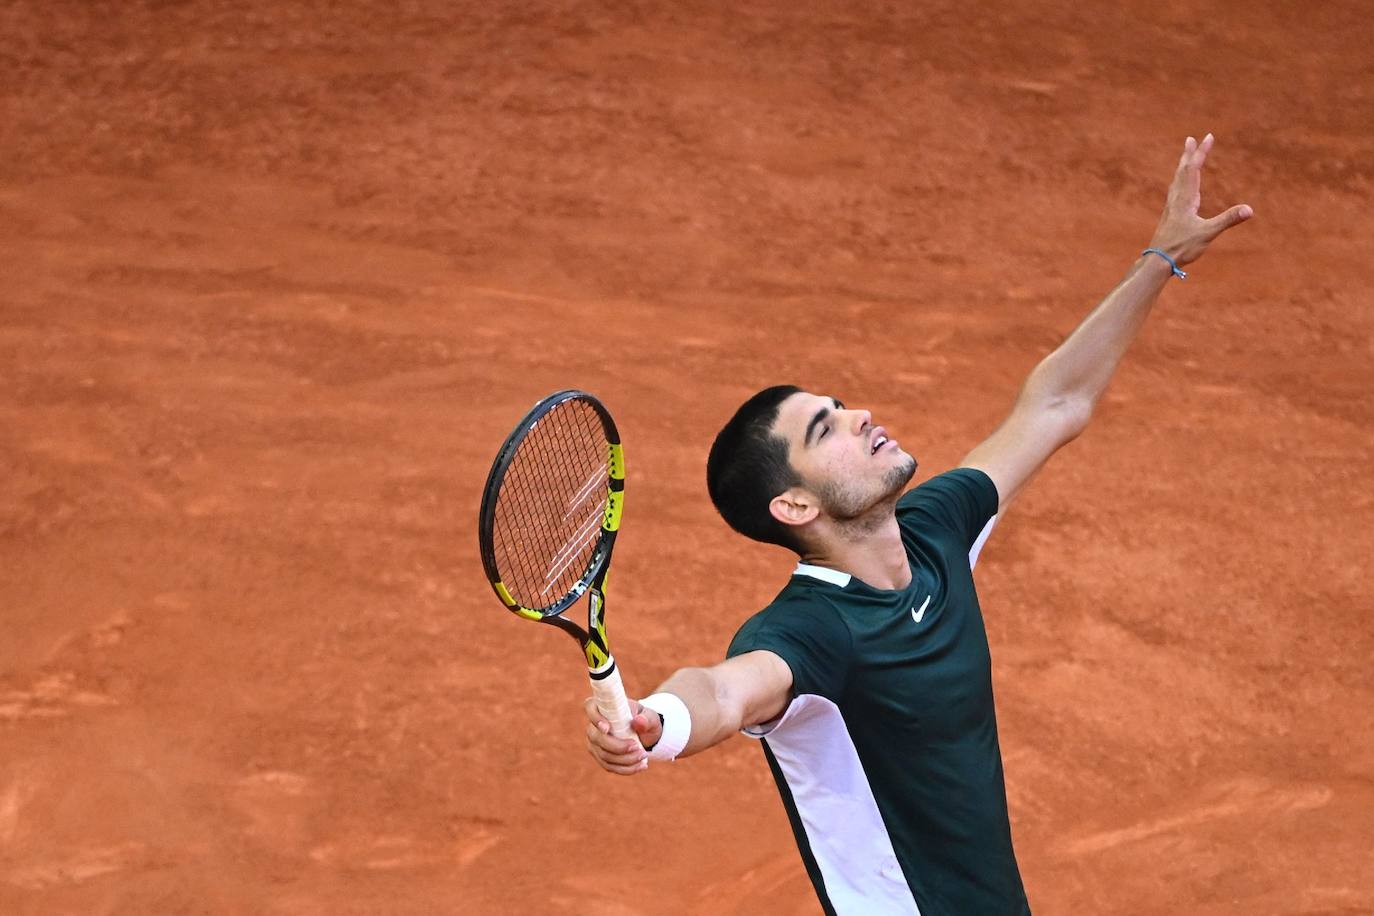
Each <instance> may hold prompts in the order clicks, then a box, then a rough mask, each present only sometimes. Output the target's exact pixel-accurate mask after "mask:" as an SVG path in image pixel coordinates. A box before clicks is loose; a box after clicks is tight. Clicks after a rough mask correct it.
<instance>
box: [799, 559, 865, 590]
mask: <svg viewBox="0 0 1374 916" xmlns="http://www.w3.org/2000/svg"><path fill="white" fill-rule="evenodd" d="M792 575H794V576H810V577H811V578H813V579H820V580H821V581H822V582H829V583H830V584H831V585H838V586H839V587H840V588H844V587H845V586H846V585H848V584H849V580H850V579H852V578H854V577H853V576H851V575H850V574H849V573H847V572H840V571H839V570H838V569H831V568H829V567H828V566H812V565H811V564H810V563H798V564H797V568H796V569H794V570H792Z"/></svg>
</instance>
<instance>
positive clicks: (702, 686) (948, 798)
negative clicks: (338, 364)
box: [585, 134, 1252, 916]
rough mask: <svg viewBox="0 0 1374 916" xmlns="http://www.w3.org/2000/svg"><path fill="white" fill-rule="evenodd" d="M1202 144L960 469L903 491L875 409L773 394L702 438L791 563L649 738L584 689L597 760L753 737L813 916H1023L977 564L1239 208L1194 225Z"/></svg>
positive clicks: (904, 466)
mask: <svg viewBox="0 0 1374 916" xmlns="http://www.w3.org/2000/svg"><path fill="white" fill-rule="evenodd" d="M1211 147H1212V135H1211V134H1208V135H1207V136H1206V137H1204V138H1203V139H1202V142H1200V143H1199V142H1196V141H1195V140H1194V139H1193V138H1192V137H1189V138H1188V139H1187V142H1186V143H1185V144H1184V150H1183V155H1182V157H1181V158H1180V159H1179V164H1178V171H1177V173H1176V174H1175V176H1174V179H1173V183H1172V185H1171V187H1170V188H1169V194H1168V201H1167V203H1166V205H1165V207H1164V214H1163V216H1162V218H1161V219H1160V221H1159V225H1158V227H1157V228H1156V229H1155V234H1154V237H1153V239H1152V240H1151V242H1150V245H1149V247H1148V248H1147V249H1146V250H1145V251H1144V252H1142V254H1141V255H1140V257H1139V258H1138V259H1137V260H1136V262H1135V264H1134V265H1133V266H1132V267H1131V269H1130V270H1129V271H1128V272H1127V274H1126V276H1125V279H1123V280H1122V281H1121V283H1120V284H1119V285H1118V286H1117V287H1116V289H1114V290H1112V292H1111V293H1110V294H1109V295H1108V296H1107V298H1106V299H1104V300H1103V301H1102V303H1101V304H1100V305H1098V307H1097V308H1096V309H1094V310H1093V311H1092V313H1091V314H1089V315H1088V316H1087V318H1085V319H1084V320H1083V322H1082V323H1081V324H1080V325H1079V326H1078V328H1077V329H1076V330H1075V331H1074V332H1073V333H1072V334H1071V335H1069V337H1068V339H1067V340H1065V341H1064V342H1063V343H1062V344H1061V345H1060V346H1059V347H1058V348H1057V349H1056V350H1054V352H1052V353H1051V354H1050V355H1049V356H1047V357H1046V358H1045V359H1044V360H1043V361H1042V362H1041V363H1040V364H1039V365H1037V366H1036V368H1035V369H1034V371H1032V372H1031V374H1030V376H1029V377H1028V378H1027V379H1026V381H1025V384H1024V385H1023V387H1022V388H1021V392H1020V394H1019V396H1018V397H1017V399H1016V402H1015V404H1014V405H1013V407H1012V409H1011V413H1010V414H1009V415H1008V416H1007V418H1006V420H1005V421H1004V422H1003V423H1002V425H1001V426H1000V427H998V429H997V430H996V431H995V432H994V433H993V434H992V435H991V436H990V437H989V438H988V439H987V440H986V441H984V442H983V443H982V444H980V445H979V446H978V447H976V448H975V449H973V451H971V452H969V453H968V455H967V456H966V457H965V458H964V461H963V463H962V465H961V466H960V467H959V468H957V469H955V470H952V471H949V472H947V473H945V474H941V475H939V476H937V477H933V478H931V479H930V480H927V481H926V482H925V483H923V484H921V485H920V486H918V487H916V488H915V489H912V490H906V486H907V483H908V482H909V481H910V480H911V478H912V475H913V474H914V473H915V471H916V460H915V459H914V458H913V457H912V456H911V455H910V454H908V453H907V451H906V450H905V449H904V448H903V447H902V445H901V443H900V442H899V441H898V440H897V439H896V438H895V436H894V435H893V434H892V433H889V432H888V430H887V429H885V428H884V427H882V426H879V425H877V424H875V423H874V421H873V417H872V416H870V414H869V412H868V411H866V410H859V409H854V408H849V407H847V406H845V405H844V404H842V403H841V402H839V401H838V400H835V399H833V398H830V397H823V396H820V395H817V394H812V393H810V392H807V391H802V390H800V389H797V388H794V387H790V386H779V387H774V388H769V389H767V390H765V391H761V392H759V393H758V394H756V395H755V396H754V397H752V398H750V399H749V400H748V401H747V402H746V403H745V404H744V405H743V406H742V407H740V409H739V411H738V412H737V413H736V414H735V415H734V417H733V418H732V419H731V420H730V422H729V423H727V424H726V425H725V428H724V429H722V430H721V432H720V434H719V436H717V438H716V441H715V444H714V445H713V446H712V448H711V453H710V457H709V459H708V462H707V469H706V475H707V485H708V488H709V490H710V493H711V499H712V500H713V501H714V502H715V505H716V507H717V508H718V509H719V510H720V513H721V515H722V516H724V518H725V520H726V522H728V523H729V524H730V526H731V527H732V528H734V529H735V530H736V531H739V532H740V533H741V534H744V535H745V536H747V537H750V538H753V539H754V540H757V541H764V542H766V543H771V544H779V545H781V546H784V547H787V548H789V549H791V550H793V551H795V552H796V553H797V555H798V558H799V560H800V562H799V563H798V564H797V567H796V569H795V571H794V572H793V574H792V577H791V580H790V581H789V582H788V583H787V584H786V585H785V586H784V587H783V589H782V591H781V592H780V593H779V594H778V596H777V597H776V598H775V599H774V600H773V602H772V603H771V604H769V605H768V606H767V607H766V608H764V609H763V610H762V611H760V612H759V613H757V614H755V615H754V616H753V617H751V618H749V620H748V621H747V622H745V624H744V625H743V626H742V627H740V629H739V631H738V632H737V633H736V634H735V637H734V640H733V641H732V642H731V644H730V647H729V650H728V651H727V658H726V660H725V661H723V662H721V663H720V664H717V665H714V666H712V667H709V668H683V669H681V670H679V671H677V672H676V673H674V674H673V675H672V676H671V677H670V678H668V680H667V681H665V682H664V683H663V684H662V685H661V686H660V687H659V688H658V690H657V691H656V692H655V693H654V694H653V695H652V696H649V697H645V698H644V699H643V700H641V701H639V702H634V701H631V708H632V710H633V711H634V713H635V716H634V719H633V728H634V730H635V731H636V732H637V733H638V735H639V738H640V740H641V741H642V743H643V746H644V748H647V749H648V750H647V751H645V750H643V749H641V748H640V745H639V743H636V742H634V741H631V740H627V739H622V738H616V737H613V736H612V735H610V734H609V726H608V724H607V723H606V721H605V720H604V718H603V717H602V716H601V715H600V714H599V713H598V712H597V710H596V706H595V704H593V703H592V702H591V701H590V700H588V702H587V703H586V705H585V710H586V713H587V717H588V719H589V724H588V726H587V739H588V746H589V749H590V751H591V753H592V756H593V757H595V758H596V760H597V762H598V763H599V764H600V765H601V766H602V767H603V768H605V769H606V770H609V771H610V772H612V773H619V774H624V775H630V774H634V773H638V772H640V771H642V770H643V769H644V768H645V767H646V766H648V763H649V761H650V760H652V759H661V760H671V759H673V758H674V757H680V756H687V755H690V754H696V753H699V752H701V751H704V750H706V749H707V748H709V747H712V746H714V745H716V744H719V743H720V742H722V741H724V740H725V739H726V738H729V737H730V736H731V735H734V734H736V733H737V732H743V733H744V734H746V735H749V736H751V737H754V738H760V739H762V745H763V751H764V756H765V757H766V758H767V760H768V765H769V767H770V768H771V769H772V772H773V776H774V778H775V780H776V782H777V785H778V791H779V793H780V794H781V795H782V800H783V804H784V805H785V806H786V808H787V813H788V816H789V818H790V820H791V823H792V829H793V832H794V834H795V836H796V840H797V845H798V847H799V848H800V851H801V855H802V859H803V861H804V862H805V865H806V870H807V872H808V873H809V875H810V877H811V881H812V883H813V884H814V885H815V888H816V893H817V895H818V896H819V898H820V902H821V906H822V908H823V909H824V910H825V912H826V913H844V914H850V913H853V914H864V916H872V914H877V913H884V914H885V913H919V914H923V916H996V914H1026V913H1029V912H1030V908H1029V905H1028V903H1027V901H1026V894H1025V890H1024V889H1023V887H1022V884H1021V875H1020V872H1019V870H1018V868H1017V865H1016V856H1015V854H1014V852H1013V850H1012V841H1011V828H1010V824H1009V822H1008V818H1007V799H1006V789H1005V787H1004V783H1003V778H1002V758H1001V751H1000V749H999V748H998V743H997V721H996V716H995V714H994V710H993V696H992V678H991V664H990V658H989V654H988V641H987V636H986V634H985V632H984V628H983V619H982V612H981V610H980V608H979V605H978V596H977V593H976V592H975V591H974V585H973V577H972V569H973V566H974V564H975V563H976V562H977V559H978V552H979V550H980V548H981V547H982V544H983V542H984V540H985V539H986V538H987V536H988V533H989V531H990V530H991V529H992V526H993V524H994V523H995V522H996V520H997V518H998V516H999V515H1000V514H1001V513H1003V512H1005V511H1006V509H1007V506H1008V505H1009V504H1010V503H1011V502H1012V501H1013V500H1014V499H1015V498H1016V496H1017V494H1018V493H1020V492H1021V489H1022V487H1024V486H1025V485H1026V483H1027V482H1028V481H1029V480H1030V479H1031V478H1032V477H1034V476H1035V473H1036V472H1037V471H1038V470H1039V469H1040V468H1041V466H1043V465H1044V463H1045V462H1046V460H1048V459H1049V457H1050V456H1051V455H1053V454H1054V453H1055V452H1056V451H1058V450H1059V449H1060V448H1061V447H1063V446H1064V444H1065V443H1067V442H1069V441H1071V440H1072V439H1073V438H1074V437H1076V436H1077V435H1078V434H1079V433H1081V432H1082V431H1083V429H1084V427H1085V426H1086V425H1087V423H1088V420H1089V417H1090V416H1091V415H1092V412H1093V408H1094V406H1095V405H1096V404H1097V401H1098V399H1099V398H1100V397H1101V396H1102V392H1103V390H1104V389H1106V387H1107V382H1108V381H1109V380H1110V379H1111V377H1112V373H1113V371H1114V370H1115V369H1116V366H1117V363H1118V362H1119V361H1120V360H1121V357H1122V354H1124V353H1125V352H1126V348H1127V347H1128V346H1129V345H1130V343H1131V340H1132V338H1134V337H1135V336H1136V333H1137V331H1139V329H1140V327H1141V325H1142V324H1143V323H1144V321H1145V317H1146V315H1147V314H1148V313H1149V311H1150V307H1151V305H1152V304H1153V303H1154V301H1155V299H1156V297H1158V295H1159V293H1160V291H1161V290H1162V289H1163V288H1164V286H1165V285H1166V284H1167V283H1168V282H1169V281H1170V279H1171V278H1172V277H1179V278H1183V277H1184V276H1185V274H1184V272H1183V271H1182V270H1181V268H1182V267H1183V266H1185V265H1187V264H1188V263H1189V262H1191V261H1194V260H1196V259H1197V258H1198V257H1200V256H1201V255H1202V253H1203V252H1204V251H1205V250H1206V249H1207V246H1208V245H1209V244H1210V243H1211V242H1212V241H1213V240H1214V239H1215V238H1216V237H1217V236H1219V235H1220V234H1221V233H1223V232H1225V231H1226V230H1227V229H1230V228H1231V227H1232V226H1235V225H1237V224H1239V223H1241V222H1244V221H1245V220H1247V219H1249V218H1250V216H1251V215H1252V211H1251V209H1250V207H1248V206H1244V205H1238V206H1234V207H1231V208H1230V209H1229V210H1227V211H1225V212H1224V213H1222V214H1220V215H1218V216H1215V217H1212V218H1211V219H1203V218H1200V217H1199V216H1198V206H1199V202H1200V192H1199V183H1200V175H1201V170H1202V165H1203V162H1204V161H1205V160H1206V158H1207V153H1208V151H1209V150H1210V149H1211ZM904 491H905V492H904Z"/></svg>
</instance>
